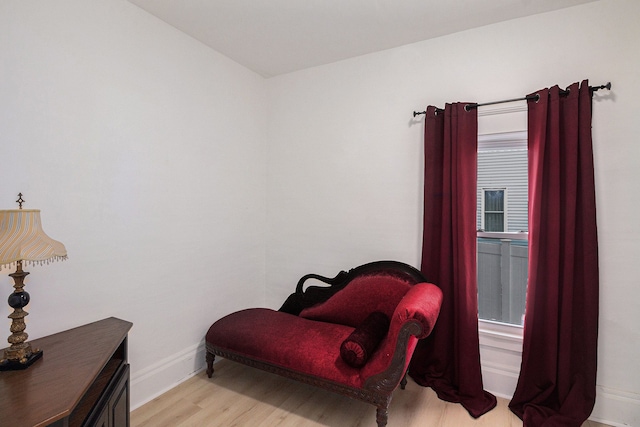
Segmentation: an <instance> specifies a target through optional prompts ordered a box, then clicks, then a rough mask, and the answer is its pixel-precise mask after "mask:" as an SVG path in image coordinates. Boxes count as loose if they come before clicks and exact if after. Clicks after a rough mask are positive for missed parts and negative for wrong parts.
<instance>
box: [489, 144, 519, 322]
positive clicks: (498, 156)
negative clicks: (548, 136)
mask: <svg viewBox="0 0 640 427" xmlns="http://www.w3.org/2000/svg"><path fill="white" fill-rule="evenodd" d="M527 180H528V171H527V141H526V132H520V133H514V134H494V135H485V136H481V137H479V139H478V191H477V194H478V201H477V206H478V218H477V229H478V239H477V262H478V316H479V318H480V319H482V320H490V321H494V322H500V323H506V324H512V325H522V324H523V323H524V309H525V297H526V290H527V277H528V258H529V253H528V251H529V248H528V240H527V239H528V233H527V231H528V199H527V198H528V183H527Z"/></svg>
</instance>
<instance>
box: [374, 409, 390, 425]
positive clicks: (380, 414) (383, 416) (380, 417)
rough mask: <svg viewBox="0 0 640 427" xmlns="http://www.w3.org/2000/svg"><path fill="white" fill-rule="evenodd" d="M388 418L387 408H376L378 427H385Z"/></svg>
mask: <svg viewBox="0 0 640 427" xmlns="http://www.w3.org/2000/svg"><path fill="white" fill-rule="evenodd" d="M388 418H389V411H387V406H378V409H377V410H376V422H377V423H378V427H385V426H386V425H387V419H388Z"/></svg>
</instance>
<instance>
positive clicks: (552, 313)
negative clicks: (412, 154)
mask: <svg viewBox="0 0 640 427" xmlns="http://www.w3.org/2000/svg"><path fill="white" fill-rule="evenodd" d="M568 90H569V93H568V95H564V94H561V91H560V89H559V88H558V86H554V87H552V88H551V89H545V90H541V91H539V92H537V94H539V95H540V99H539V101H530V102H529V113H528V114H529V119H528V120H529V285H528V288H527V307H526V315H525V324H524V339H523V354H522V367H521V371H520V378H519V379H518V385H517V388H516V391H515V393H514V396H513V399H512V400H511V403H510V405H509V406H510V408H511V410H512V411H513V412H514V413H515V414H516V415H518V416H519V417H520V418H522V419H523V421H524V426H525V427H541V426H563V427H567V426H576V427H579V426H580V425H582V423H583V422H584V421H585V420H586V419H587V418H588V417H589V414H590V413H591V411H592V409H593V405H594V403H595V394H596V390H595V387H596V356H597V334H598V242H597V235H596V205H595V186H594V173H593V151H592V145H591V93H590V90H589V85H588V82H587V81H583V82H582V85H581V86H579V85H578V83H575V84H573V85H572V86H570V87H569V88H568Z"/></svg>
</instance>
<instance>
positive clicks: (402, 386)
mask: <svg viewBox="0 0 640 427" xmlns="http://www.w3.org/2000/svg"><path fill="white" fill-rule="evenodd" d="M406 386H407V373H406V372H405V373H404V377H402V381H400V388H401V389H402V390H404V388H405V387H406Z"/></svg>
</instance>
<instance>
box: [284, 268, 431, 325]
mask: <svg viewBox="0 0 640 427" xmlns="http://www.w3.org/2000/svg"><path fill="white" fill-rule="evenodd" d="M309 279H316V280H319V281H321V282H324V283H327V284H328V285H329V286H308V287H307V288H306V290H305V289H304V283H305V282H306V281H307V280H309ZM424 281H425V278H424V276H423V275H422V273H421V272H420V271H419V270H417V269H416V268H414V267H412V266H410V265H408V264H405V263H402V262H398V261H376V262H371V263H368V264H364V265H361V266H359V267H356V268H354V269H351V270H349V271H348V272H345V271H341V272H340V273H339V274H338V275H337V276H336V277H334V278H327V277H323V276H319V275H317V274H308V275H306V276H303V277H302V278H301V279H300V281H299V282H298V285H297V286H296V292H294V293H293V294H291V295H290V296H289V297H288V298H287V300H286V301H285V303H284V304H283V305H282V307H281V308H280V311H284V312H287V313H291V314H295V315H300V316H302V317H306V318H310V319H314V320H322V321H328V322H334V323H340V324H344V325H349V326H353V327H355V326H357V325H358V324H360V323H361V322H362V320H364V318H365V317H366V316H367V315H368V314H369V313H371V312H372V311H382V312H384V313H385V314H387V316H389V317H390V316H391V315H392V314H393V311H394V309H395V307H396V305H397V303H398V302H399V301H400V299H401V298H402V296H404V294H405V293H406V292H407V291H408V290H409V288H410V287H411V286H413V285H415V284H416V283H421V282H424Z"/></svg>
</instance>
